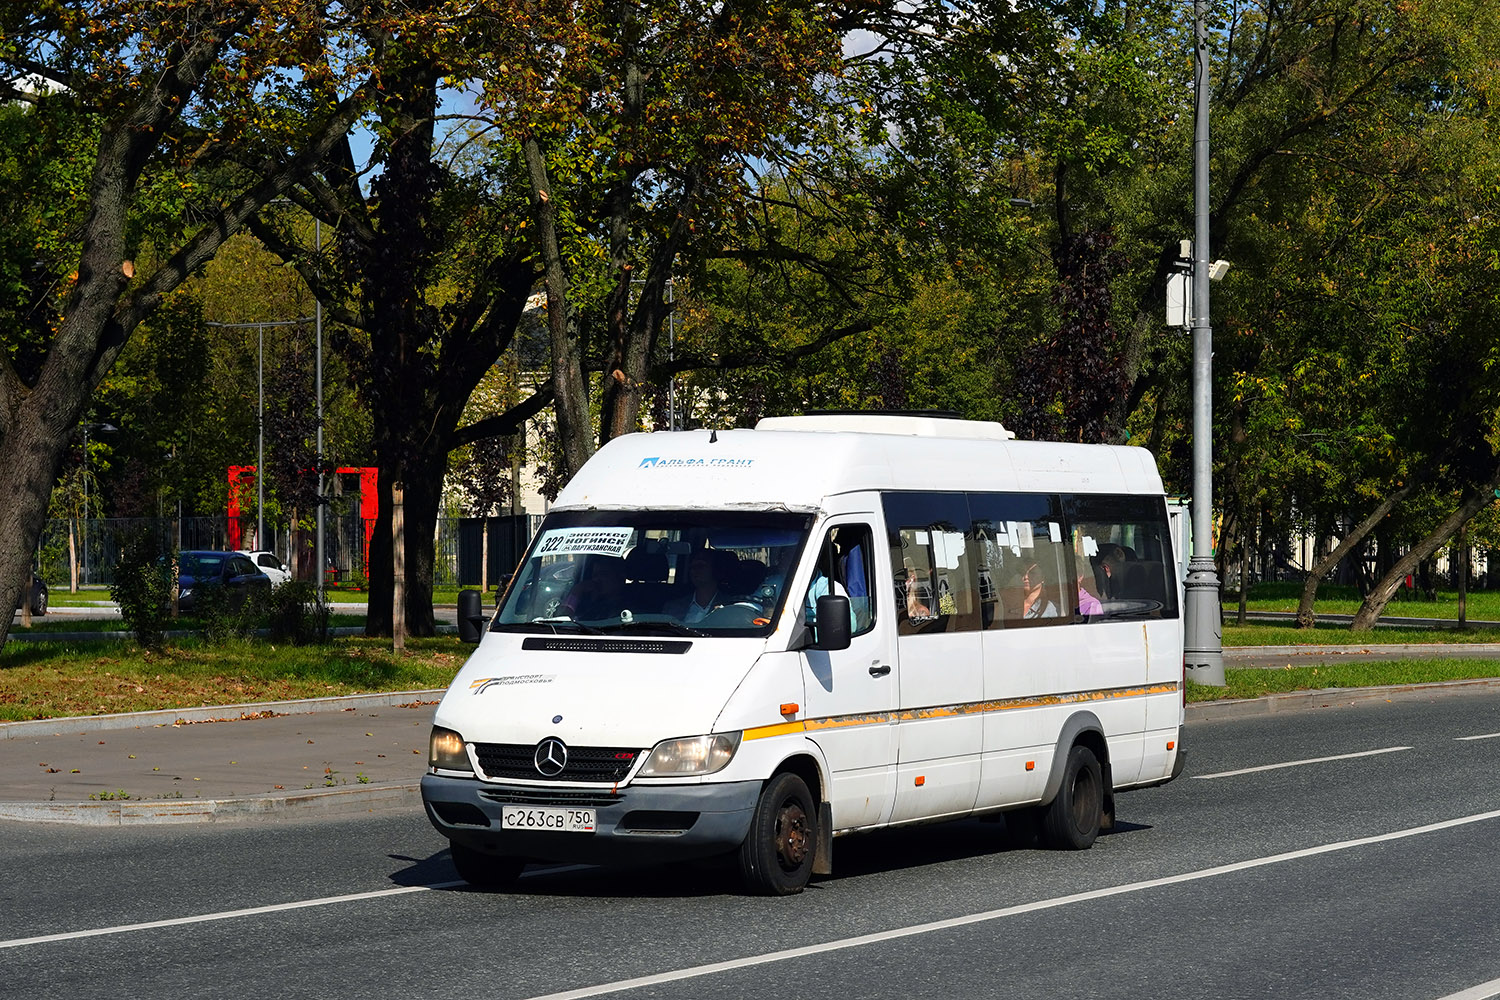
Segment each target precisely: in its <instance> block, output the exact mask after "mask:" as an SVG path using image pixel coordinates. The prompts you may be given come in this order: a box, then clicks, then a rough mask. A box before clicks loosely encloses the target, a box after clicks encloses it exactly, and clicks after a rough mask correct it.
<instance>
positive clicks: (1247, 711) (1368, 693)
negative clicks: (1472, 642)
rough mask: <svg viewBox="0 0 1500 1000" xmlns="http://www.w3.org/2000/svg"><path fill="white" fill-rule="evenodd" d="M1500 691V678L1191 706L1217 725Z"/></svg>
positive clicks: (1191, 716)
mask: <svg viewBox="0 0 1500 1000" xmlns="http://www.w3.org/2000/svg"><path fill="white" fill-rule="evenodd" d="M1493 691H1500V678H1497V677H1482V678H1479V679H1476V680H1463V681H1439V682H1437V683H1433V684H1398V685H1394V686H1391V687H1374V688H1320V689H1319V690H1316V691H1291V692H1288V693H1286V694H1273V695H1267V696H1266V697H1264V698H1234V699H1229V700H1225V701H1200V702H1195V703H1193V704H1190V705H1188V707H1187V717H1188V721H1189V722H1216V721H1219V720H1223V719H1246V718H1254V717H1258V716H1263V715H1275V714H1279V713H1282V712H1305V711H1309V710H1313V709H1319V708H1338V707H1342V706H1345V705H1358V704H1361V703H1367V702H1381V701H1416V700H1423V699H1430V698H1443V697H1449V696H1452V695H1461V694H1488V693H1490V692H1493Z"/></svg>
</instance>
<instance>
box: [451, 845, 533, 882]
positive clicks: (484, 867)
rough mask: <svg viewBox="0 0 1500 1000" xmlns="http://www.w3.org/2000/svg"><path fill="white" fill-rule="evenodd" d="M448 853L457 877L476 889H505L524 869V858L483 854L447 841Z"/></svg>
mask: <svg viewBox="0 0 1500 1000" xmlns="http://www.w3.org/2000/svg"><path fill="white" fill-rule="evenodd" d="M448 848H449V852H450V853H451V854H452V856H453V867H454V868H456V869H458V877H459V878H461V879H463V880H464V881H465V882H467V883H469V884H470V885H472V886H473V887H474V888H476V889H505V888H508V887H509V886H512V885H514V884H515V882H516V879H518V878H520V877H521V869H523V868H525V867H526V859H525V858H513V857H509V856H507V855H503V854H485V853H484V852H483V851H476V850H474V848H472V847H465V846H464V845H463V844H460V843H456V842H454V841H449V844H448Z"/></svg>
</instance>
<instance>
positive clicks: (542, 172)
mask: <svg viewBox="0 0 1500 1000" xmlns="http://www.w3.org/2000/svg"><path fill="white" fill-rule="evenodd" d="M522 151H523V153H524V156H525V160H526V170H527V173H528V175H529V176H530V178H531V185H532V190H533V192H534V197H533V198H532V210H533V212H534V214H535V217H536V220H537V224H538V225H537V229H538V231H539V232H540V237H539V243H540V244H541V251H542V265H543V268H544V271H543V276H542V280H543V286H544V287H545V288H546V290H547V340H548V344H549V346H550V347H551V349H552V409H553V413H554V414H555V415H556V417H557V437H558V444H559V450H560V454H559V455H558V457H559V458H561V460H562V465H563V468H562V470H561V471H562V475H561V476H559V477H558V478H559V479H560V481H562V482H566V481H567V480H568V479H570V478H571V477H572V476H573V474H574V473H575V472H577V471H578V470H579V469H581V468H583V463H584V462H586V461H588V459H589V456H590V455H592V454H593V453H594V427H593V423H592V421H591V420H590V419H589V395H588V385H587V382H586V380H585V379H584V369H583V366H584V354H583V344H582V343H581V340H580V337H579V331H578V317H577V313H576V312H575V311H574V308H573V301H572V296H571V289H570V286H569V283H568V274H567V269H566V268H565V267H564V266H563V260H562V251H561V248H560V244H559V241H558V236H557V209H556V208H555V207H554V205H553V203H552V182H551V180H550V179H549V178H548V175H547V161H546V157H545V156H544V154H543V152H542V147H541V143H540V142H539V141H538V140H537V139H535V138H534V137H528V138H527V139H526V140H525V141H524V142H523V143H522Z"/></svg>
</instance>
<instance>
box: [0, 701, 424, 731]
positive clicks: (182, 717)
mask: <svg viewBox="0 0 1500 1000" xmlns="http://www.w3.org/2000/svg"><path fill="white" fill-rule="evenodd" d="M442 697H443V691H442V690H433V691H387V692H385V693H384V694H348V695H335V696H333V697H330V698H300V699H296V700H292V701H257V702H246V703H243V704H239V705H205V706H203V707H201V708H167V709H161V710H159V711H154V712H120V713H117V714H114V715H67V716H63V717H61V718H57V719H28V720H26V721H24V722H0V740H13V739H20V738H23V737H32V736H39V735H43V734H53V733H92V732H103V731H105V730H110V729H138V728H145V727H147V726H171V725H175V724H176V723H178V722H227V721H232V720H235V719H247V718H249V719H253V718H256V717H258V716H264V715H267V714H274V715H309V714H313V713H316V712H343V711H345V710H349V709H354V710H358V709H362V708H386V707H389V706H391V705H411V704H432V705H436V704H437V703H438V702H439V701H440V700H441V699H442Z"/></svg>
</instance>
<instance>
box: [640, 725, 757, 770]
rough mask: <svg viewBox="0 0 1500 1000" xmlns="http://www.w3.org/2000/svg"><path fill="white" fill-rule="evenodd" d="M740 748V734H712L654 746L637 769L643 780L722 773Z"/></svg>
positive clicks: (665, 741) (667, 741)
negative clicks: (643, 763) (639, 769)
mask: <svg viewBox="0 0 1500 1000" xmlns="http://www.w3.org/2000/svg"><path fill="white" fill-rule="evenodd" d="M739 748H740V734H739V733H737V732H735V733H712V734H710V735H708V736H690V737H688V738H687V739H682V740H664V741H663V742H661V743H658V744H656V747H655V748H654V749H652V751H651V756H650V757H647V758H646V763H645V765H644V766H643V767H642V768H641V773H640V776H641V777H643V778H673V777H681V776H683V775H689V774H713V773H714V772H715V771H722V770H723V769H724V768H725V766H727V765H728V764H729V761H730V760H731V759H732V758H733V757H734V752H735V751H736V750H738V749H739Z"/></svg>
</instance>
